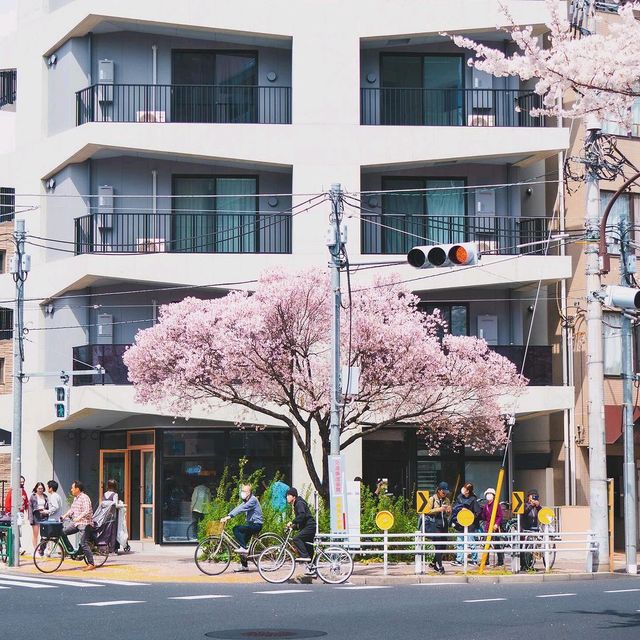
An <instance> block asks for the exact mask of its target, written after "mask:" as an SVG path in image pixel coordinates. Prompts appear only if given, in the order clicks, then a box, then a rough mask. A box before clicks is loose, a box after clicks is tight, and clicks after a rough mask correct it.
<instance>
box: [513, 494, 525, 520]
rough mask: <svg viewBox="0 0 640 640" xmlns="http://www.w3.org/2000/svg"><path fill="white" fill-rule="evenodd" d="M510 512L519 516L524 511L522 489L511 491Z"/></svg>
mask: <svg viewBox="0 0 640 640" xmlns="http://www.w3.org/2000/svg"><path fill="white" fill-rule="evenodd" d="M511 513H512V515H514V516H521V515H522V514H523V513H524V491H514V492H512V494H511Z"/></svg>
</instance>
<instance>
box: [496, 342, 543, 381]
mask: <svg viewBox="0 0 640 640" xmlns="http://www.w3.org/2000/svg"><path fill="white" fill-rule="evenodd" d="M490 348H491V350H492V351H495V352H496V353H499V354H500V355H501V356H504V357H505V358H507V359H508V360H510V361H511V362H513V364H515V365H516V367H517V368H518V372H520V371H521V370H522V360H523V358H524V354H525V348H524V347H522V346H509V345H504V346H503V345H496V346H492V347H490ZM523 375H524V377H525V378H528V379H529V386H532V387H546V386H550V385H551V384H553V380H552V377H551V347H550V346H541V347H529V348H528V349H527V359H526V361H525V365H524V371H523Z"/></svg>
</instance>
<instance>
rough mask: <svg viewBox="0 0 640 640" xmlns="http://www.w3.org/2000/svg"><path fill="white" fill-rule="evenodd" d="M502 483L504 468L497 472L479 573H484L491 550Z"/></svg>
mask: <svg viewBox="0 0 640 640" xmlns="http://www.w3.org/2000/svg"><path fill="white" fill-rule="evenodd" d="M503 481H504V467H500V471H498V482H496V495H495V497H494V499H493V509H492V510H491V520H490V521H489V527H488V528H487V540H486V542H485V545H484V552H483V553H482V560H481V561H480V569H479V573H483V572H484V568H485V566H486V564H487V560H488V559H489V551H490V549H491V534H492V533H493V526H494V525H495V523H496V514H497V513H498V505H499V504H500V496H501V495H502V482H503Z"/></svg>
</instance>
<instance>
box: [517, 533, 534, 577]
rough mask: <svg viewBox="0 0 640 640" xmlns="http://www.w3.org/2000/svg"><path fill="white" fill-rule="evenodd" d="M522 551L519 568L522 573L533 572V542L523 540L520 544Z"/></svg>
mask: <svg viewBox="0 0 640 640" xmlns="http://www.w3.org/2000/svg"><path fill="white" fill-rule="evenodd" d="M522 547H523V551H522V553H521V555H520V568H521V569H523V570H524V571H533V569H534V568H535V565H536V556H535V552H534V551H533V549H534V548H535V542H531V541H530V540H525V541H524V542H523V544H522Z"/></svg>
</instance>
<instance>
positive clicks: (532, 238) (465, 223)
mask: <svg viewBox="0 0 640 640" xmlns="http://www.w3.org/2000/svg"><path fill="white" fill-rule="evenodd" d="M552 224H553V219H552V218H546V217H533V218H513V217H507V216H467V215H446V216H440V215H423V214H417V215H414V214H399V215H396V214H384V213H380V214H372V213H367V214H362V215H361V249H362V253H364V254H404V253H407V252H408V251H409V250H410V249H411V248H412V247H415V246H417V245H429V244H449V243H453V242H478V243H479V245H480V251H481V252H482V253H485V254H496V255H516V254H520V253H544V244H542V241H544V240H546V239H547V238H548V236H549V232H550V231H551V230H552V229H553V227H552V226H551V225H552ZM533 242H538V243H541V244H538V245H533V246H524V247H521V246H519V245H530V244H531V243H533Z"/></svg>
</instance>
